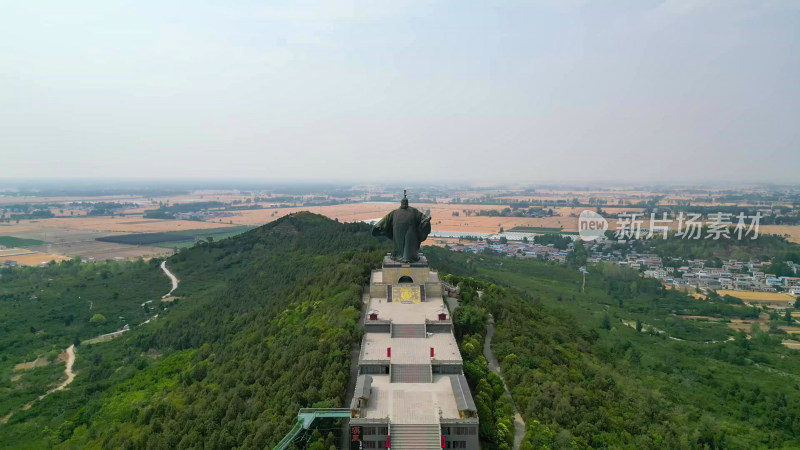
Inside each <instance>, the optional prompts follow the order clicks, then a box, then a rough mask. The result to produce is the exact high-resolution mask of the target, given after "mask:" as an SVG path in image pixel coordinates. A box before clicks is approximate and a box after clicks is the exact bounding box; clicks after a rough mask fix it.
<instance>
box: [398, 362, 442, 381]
mask: <svg viewBox="0 0 800 450" xmlns="http://www.w3.org/2000/svg"><path fill="white" fill-rule="evenodd" d="M391 372H392V377H391V382H392V383H432V382H433V374H432V373H431V366H430V364H392V368H391Z"/></svg>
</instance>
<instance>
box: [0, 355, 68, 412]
mask: <svg viewBox="0 0 800 450" xmlns="http://www.w3.org/2000/svg"><path fill="white" fill-rule="evenodd" d="M64 353H66V360H65V362H66V366H65V367H64V374H65V375H66V376H67V379H66V380H64V381H63V382H62V383H61V384H59V385H58V386H56V387H54V388H53V389H50V390H49V391H47V392H45V393H44V394H42V395H40V396H39V397H38V398H37V399H36V400H31V401H29V402H28V403H26V404H25V405H24V406H23V407H22V408H21V409H22V411H27V410H29V409H30V408H31V406H33V404H34V402H37V401H39V400H41V399H43V398H45V397H47V396H48V395H50V394H52V393H53V392H56V391H60V390H63V389H66V387H67V386H69V384H70V383H72V382H73V381H75V372H73V371H72V366H73V365H74V364H75V344H73V345H70V346H69V347H67V349H66V350H65V351H64ZM13 415H14V411H12V412H10V413H8V414H7V415H5V416H3V418H0V423H6V422H8V419H10V418H11V416H13Z"/></svg>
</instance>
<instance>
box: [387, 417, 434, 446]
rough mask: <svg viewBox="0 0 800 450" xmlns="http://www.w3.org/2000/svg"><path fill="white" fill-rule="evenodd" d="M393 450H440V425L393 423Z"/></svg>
mask: <svg viewBox="0 0 800 450" xmlns="http://www.w3.org/2000/svg"><path fill="white" fill-rule="evenodd" d="M391 433H392V450H405V449H412V450H429V449H430V450H435V449H440V448H441V445H442V441H441V439H442V437H441V434H440V429H439V424H436V423H431V424H402V423H393V424H392V428H391Z"/></svg>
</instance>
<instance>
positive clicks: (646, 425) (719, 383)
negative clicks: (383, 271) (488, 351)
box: [425, 247, 800, 449]
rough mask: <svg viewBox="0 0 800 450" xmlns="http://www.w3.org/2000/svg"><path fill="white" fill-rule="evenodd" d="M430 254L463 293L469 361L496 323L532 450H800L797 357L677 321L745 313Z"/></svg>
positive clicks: (653, 289)
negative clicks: (489, 319) (697, 313)
mask: <svg viewBox="0 0 800 450" xmlns="http://www.w3.org/2000/svg"><path fill="white" fill-rule="evenodd" d="M425 251H426V255H427V256H428V258H429V260H430V261H431V264H432V265H434V266H436V267H437V268H439V269H440V270H441V271H442V272H443V273H446V272H449V273H450V274H452V275H450V276H449V280H450V281H451V282H453V283H458V284H459V285H460V286H461V288H462V297H463V298H462V306H461V308H460V311H459V312H458V313H457V314H455V315H454V320H455V321H456V327H457V332H458V333H459V334H462V335H464V340H463V341H462V353H464V354H465V356H467V357H469V354H470V348H475V347H477V348H479V346H480V343H481V342H482V339H483V333H484V330H485V320H486V314H487V313H489V312H490V313H491V314H492V315H493V316H494V318H495V322H496V327H497V331H496V334H495V336H494V340H493V347H494V351H495V355H496V356H497V358H498V359H499V361H500V363H501V366H502V370H503V374H504V375H505V378H506V382H507V383H508V385H509V388H510V389H511V392H512V395H513V397H514V401H515V403H516V404H517V406H518V407H519V408H520V412H521V414H522V415H523V417H524V418H525V419H526V421H527V424H528V431H527V435H526V438H525V441H524V445H525V447H524V448H631V449H640V448H652V449H655V448H738V449H750V448H798V447H800V354H799V353H798V352H797V351H795V350H790V349H787V348H785V347H783V346H782V345H780V339H778V338H774V337H771V336H769V335H768V334H766V333H764V332H760V333H757V334H756V335H754V337H753V338H752V339H748V338H747V337H746V336H745V335H744V334H743V333H741V334H736V333H733V332H732V331H730V330H729V329H728V328H727V327H726V326H725V324H722V323H708V322H696V321H687V320H683V319H680V318H677V317H675V316H674V315H673V313H674V312H681V311H686V312H691V311H693V310H694V309H695V308H706V309H705V310H704V311H705V314H709V315H719V316H721V317H731V316H732V317H735V316H737V315H744V316H746V315H747V314H748V310H749V308H746V307H742V306H738V307H732V309H728V308H726V307H729V306H730V305H726V304H724V302H723V301H722V300H719V301H701V300H696V299H693V298H689V297H687V296H685V295H684V294H682V293H680V292H677V291H669V290H665V289H663V288H662V287H661V286H660V284H659V283H658V282H657V281H656V280H652V279H642V278H639V277H638V276H631V274H628V273H624V272H618V271H615V270H613V269H611V268H603V267H597V266H594V267H591V268H590V271H591V272H592V273H591V274H590V275H589V276H588V277H587V283H586V292H585V293H584V292H581V274H580V273H579V272H578V271H576V270H574V269H570V268H568V267H565V266H559V265H553V264H547V263H541V262H537V261H533V260H513V259H509V258H502V257H498V256H491V255H474V254H461V253H455V252H449V251H446V250H442V249H438V248H430V247H427V248H426V249H425ZM478 290H481V291H483V292H484V293H483V295H482V296H480V297H479V296H478V295H477V294H476V291H478ZM637 329H638V330H637ZM467 345H469V346H470V347H467ZM467 359H468V358H467ZM478 359H482V357H479V358H478ZM467 369H469V370H471V371H473V373H472V374H470V373H469V372H468V377H469V376H470V375H472V377H473V379H474V378H475V375H476V374H477V375H478V376H481V374H480V371H479V370H477V369H476V368H474V367H472V366H470V365H467V364H465V370H467ZM488 431H489V432H492V431H493V430H488ZM483 432H484V430H482V433H483Z"/></svg>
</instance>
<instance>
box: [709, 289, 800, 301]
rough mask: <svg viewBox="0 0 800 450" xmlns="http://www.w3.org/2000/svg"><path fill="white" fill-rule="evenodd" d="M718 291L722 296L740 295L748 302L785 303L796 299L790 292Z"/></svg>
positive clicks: (739, 296)
mask: <svg viewBox="0 0 800 450" xmlns="http://www.w3.org/2000/svg"><path fill="white" fill-rule="evenodd" d="M717 293H718V294H719V295H721V296H725V295H730V296H732V297H738V298H740V299H742V300H744V301H746V302H749V301H753V302H761V303H785V302H793V301H795V297H793V296H791V295H789V294H781V293H779V292H750V291H730V290H719V291H717Z"/></svg>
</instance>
